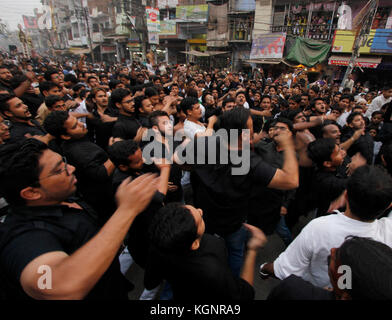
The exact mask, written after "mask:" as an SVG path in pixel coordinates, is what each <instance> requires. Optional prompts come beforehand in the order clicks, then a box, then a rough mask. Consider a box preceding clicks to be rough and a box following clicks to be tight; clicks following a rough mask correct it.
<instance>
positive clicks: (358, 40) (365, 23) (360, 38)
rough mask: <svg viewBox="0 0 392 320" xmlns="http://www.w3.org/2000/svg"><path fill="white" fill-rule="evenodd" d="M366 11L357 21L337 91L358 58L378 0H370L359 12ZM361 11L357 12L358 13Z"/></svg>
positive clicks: (341, 87) (342, 86)
mask: <svg viewBox="0 0 392 320" xmlns="http://www.w3.org/2000/svg"><path fill="white" fill-rule="evenodd" d="M366 7H369V8H367V9H366V13H365V15H364V17H363V18H362V21H359V24H361V26H360V29H359V31H358V32H357V36H356V37H355V42H354V46H353V53H352V55H351V59H350V62H349V63H348V67H347V70H346V73H345V74H344V77H343V80H342V83H341V84H340V88H339V91H340V92H342V91H343V88H344V85H345V83H346V81H347V79H348V77H349V75H350V74H351V73H352V72H353V70H354V68H355V62H356V60H357V58H359V55H360V53H359V49H360V48H361V45H362V44H363V43H365V42H366V41H367V38H368V35H369V32H370V29H371V27H372V24H373V19H374V16H375V15H376V12H377V8H378V0H370V1H369V2H368V3H367V4H366V6H365V7H364V8H363V9H362V10H361V12H362V11H363V10H364V9H365V8H366ZM361 12H360V13H359V14H358V15H360V14H361Z"/></svg>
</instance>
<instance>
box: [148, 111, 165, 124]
mask: <svg viewBox="0 0 392 320" xmlns="http://www.w3.org/2000/svg"><path fill="white" fill-rule="evenodd" d="M159 117H168V118H169V115H168V114H167V112H165V111H162V110H156V111H153V112H151V114H150V115H149V116H148V120H149V123H150V126H151V127H153V126H158V118H159Z"/></svg>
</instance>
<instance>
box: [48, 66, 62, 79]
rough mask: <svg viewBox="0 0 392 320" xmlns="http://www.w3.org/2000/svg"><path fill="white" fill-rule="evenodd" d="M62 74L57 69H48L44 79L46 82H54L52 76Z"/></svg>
mask: <svg viewBox="0 0 392 320" xmlns="http://www.w3.org/2000/svg"><path fill="white" fill-rule="evenodd" d="M56 73H60V72H59V71H58V70H57V69H53V68H50V69H48V70H47V71H46V72H45V74H44V78H45V80H46V81H52V74H56Z"/></svg>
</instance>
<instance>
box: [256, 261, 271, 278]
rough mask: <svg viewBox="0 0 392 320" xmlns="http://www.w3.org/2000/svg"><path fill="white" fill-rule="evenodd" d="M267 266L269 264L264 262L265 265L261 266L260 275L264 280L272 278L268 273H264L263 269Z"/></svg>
mask: <svg viewBox="0 0 392 320" xmlns="http://www.w3.org/2000/svg"><path fill="white" fill-rule="evenodd" d="M266 264H268V262H264V263H263V264H262V265H261V266H260V269H259V274H260V276H261V277H262V278H267V277H269V276H270V275H269V274H268V273H264V272H263V271H262V270H263V267H264V266H265V265H266Z"/></svg>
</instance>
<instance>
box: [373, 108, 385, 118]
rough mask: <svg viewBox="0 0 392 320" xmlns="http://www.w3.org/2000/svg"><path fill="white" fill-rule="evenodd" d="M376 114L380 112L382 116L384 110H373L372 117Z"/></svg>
mask: <svg viewBox="0 0 392 320" xmlns="http://www.w3.org/2000/svg"><path fill="white" fill-rule="evenodd" d="M378 114H380V115H381V116H382V117H384V112H382V111H380V110H377V111H374V112H373V113H372V118H373V117H374V116H376V115H378Z"/></svg>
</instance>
